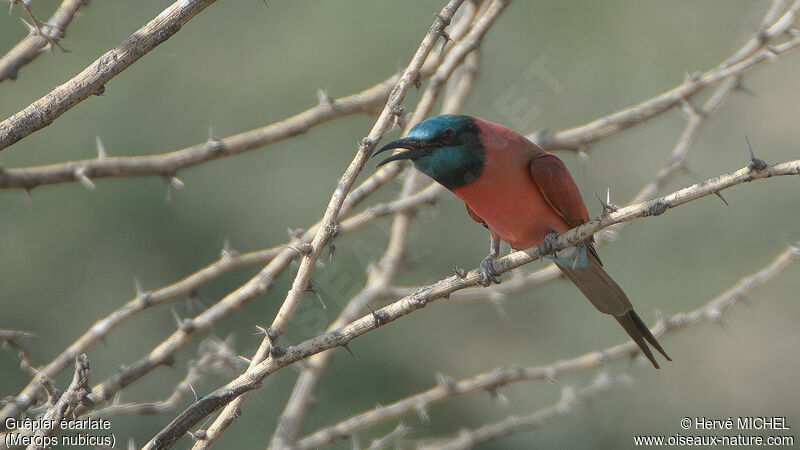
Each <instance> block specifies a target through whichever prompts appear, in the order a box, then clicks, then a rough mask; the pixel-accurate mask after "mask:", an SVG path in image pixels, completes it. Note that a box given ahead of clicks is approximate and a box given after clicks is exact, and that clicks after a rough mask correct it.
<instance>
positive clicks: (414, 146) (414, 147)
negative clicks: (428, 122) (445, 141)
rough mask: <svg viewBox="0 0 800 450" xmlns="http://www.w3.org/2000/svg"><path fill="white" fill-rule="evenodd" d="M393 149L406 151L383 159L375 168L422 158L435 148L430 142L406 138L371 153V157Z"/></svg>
mask: <svg viewBox="0 0 800 450" xmlns="http://www.w3.org/2000/svg"><path fill="white" fill-rule="evenodd" d="M395 148H404V149H406V151H404V152H399V153H395V154H394V155H392V156H390V157H388V158H386V159H384V160H383V161H381V162H380V163H379V164H378V165H377V167H380V166H382V165H384V164H386V163H389V162H392V161H399V160H401V159H410V160H412V161H413V160H415V159H417V158H420V157H422V156H426V155H430V154H431V151H433V150H434V149H435V148H436V146H435V145H434V144H433V143H432V142H431V141H428V140H425V139H419V138H409V137H407V138H403V139H398V140H396V141H392V142H389V143H388V144H386V145H384V146H383V147H381V148H380V149H379V150H378V151H376V152H375V153H373V154H372V157H373V158H374V157H375V155H377V154H378V153H383V152H385V151H387V150H392V149H395Z"/></svg>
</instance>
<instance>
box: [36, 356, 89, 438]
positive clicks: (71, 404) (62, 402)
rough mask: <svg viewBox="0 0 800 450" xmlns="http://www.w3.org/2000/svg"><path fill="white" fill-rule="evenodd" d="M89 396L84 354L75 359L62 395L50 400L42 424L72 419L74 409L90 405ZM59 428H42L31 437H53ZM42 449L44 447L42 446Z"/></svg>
mask: <svg viewBox="0 0 800 450" xmlns="http://www.w3.org/2000/svg"><path fill="white" fill-rule="evenodd" d="M88 394H89V358H87V357H86V355H85V354H80V355H78V357H77V358H75V374H74V375H73V377H72V382H71V383H70V385H69V387H68V388H67V390H66V391H64V393H63V394H61V396H60V397H58V398H51V399H50V400H51V406H49V407H48V408H47V411H46V412H45V413H44V415H43V416H42V422H43V423H59V422H61V421H62V420H64V419H67V418H69V417H74V416H73V414H74V412H75V408H76V407H77V406H78V405H79V404H82V405H91V400H89V397H88ZM59 431H61V427H59V426H54V427H42V428H40V429H38V430H36V431H34V432H33V433H30V434H33V436H35V437H36V438H38V439H41V438H44V437H48V436H55V435H56V434H57V433H58V432H59ZM43 447H44V446H43Z"/></svg>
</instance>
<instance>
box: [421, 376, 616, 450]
mask: <svg viewBox="0 0 800 450" xmlns="http://www.w3.org/2000/svg"><path fill="white" fill-rule="evenodd" d="M631 384H632V380H631V379H630V378H629V377H626V376H619V377H613V378H612V377H609V376H608V375H605V374H602V373H601V374H600V375H599V376H598V377H597V378H595V380H594V381H593V382H592V383H591V384H589V385H588V386H586V387H584V388H582V389H580V390H577V391H576V390H574V389H572V388H569V387H566V388H564V389H562V390H561V400H559V401H558V403H556V404H554V405H552V406H550V407H547V408H543V409H540V410H538V411H535V412H533V413H532V414H530V415H527V416H509V417H506V418H505V419H503V420H501V421H499V422H495V423H491V424H487V425H483V426H481V427H478V428H475V429H472V430H470V429H466V428H464V429H462V430H461V431H459V432H458V435H457V436H455V437H452V438H449V439H433V440H422V441H419V442H417V445H416V448H419V449H437V450H439V449H442V450H444V449H460V448H471V447H473V446H475V445H478V444H480V443H482V442H486V441H488V440H490V439H493V438H496V437H499V436H503V435H506V434H508V433H511V432H514V431H516V430H518V429H523V428H526V429H531V430H532V429H535V428H539V427H541V426H542V425H545V424H547V423H549V422H551V421H553V420H555V419H558V418H560V417H564V416H566V415H568V414H569V413H570V412H572V410H573V409H575V408H576V407H578V406H580V405H581V404H583V403H586V402H587V401H588V400H590V399H592V398H594V397H596V396H598V395H600V394H603V393H605V392H608V391H610V390H612V389H621V388H627V387H630V385H631Z"/></svg>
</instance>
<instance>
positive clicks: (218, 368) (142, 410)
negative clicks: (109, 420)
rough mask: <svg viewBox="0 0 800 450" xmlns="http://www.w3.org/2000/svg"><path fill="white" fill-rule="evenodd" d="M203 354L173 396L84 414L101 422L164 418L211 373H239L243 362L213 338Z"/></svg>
mask: <svg viewBox="0 0 800 450" xmlns="http://www.w3.org/2000/svg"><path fill="white" fill-rule="evenodd" d="M201 348H202V349H204V350H205V351H203V353H202V354H201V355H200V357H199V358H197V359H196V360H191V361H189V368H188V370H187V371H186V376H185V377H184V378H183V379H182V380H181V381H180V382H179V383H178V384H177V385H176V386H175V389H174V390H173V391H172V393H171V394H170V395H169V396H167V397H166V398H164V399H163V400H159V401H156V402H151V403H142V402H133V403H121V402H119V397H115V398H114V403H113V404H111V405H109V406H108V407H106V408H103V409H100V410H97V411H93V412H92V413H90V414H87V416H88V417H93V418H101V417H109V416H113V415H123V414H127V415H130V414H163V413H165V412H169V411H173V410H174V409H175V408H177V407H178V406H179V405H180V403H181V400H183V398H184V397H185V396H186V395H191V394H193V393H194V388H193V386H194V385H196V384H198V383H199V382H200V380H201V379H202V378H203V377H204V376H206V375H208V374H212V373H219V372H222V371H224V370H233V369H238V368H239V367H240V366H241V364H242V360H241V359H239V358H238V356H237V354H236V352H234V351H233V348H232V347H231V346H230V343H229V342H228V341H227V340H226V341H221V340H219V339H216V338H210V339H208V340H207V341H205V342H203V345H202V346H201Z"/></svg>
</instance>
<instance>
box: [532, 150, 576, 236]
mask: <svg viewBox="0 0 800 450" xmlns="http://www.w3.org/2000/svg"><path fill="white" fill-rule="evenodd" d="M531 176H533V181H534V182H535V183H536V186H537V187H538V188H539V191H540V192H541V193H542V196H544V198H545V200H547V203H549V204H550V207H551V208H553V211H555V212H556V213H557V214H558V215H560V216H561V217H562V218H563V219H564V222H566V224H567V225H568V226H569V227H570V228H575V227H577V226H578V225H580V224H582V223H585V222H588V221H589V213H588V212H587V211H586V205H584V204H583V200H582V199H581V192H580V190H578V186H577V185H575V181H574V180H573V179H572V176H571V175H570V174H569V172H568V171H567V168H566V167H565V166H564V163H563V162H562V161H561V160H560V159H558V158H557V157H556V156H555V155H553V154H550V153H540V154H538V155H536V156H534V157H533V160H531Z"/></svg>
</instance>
